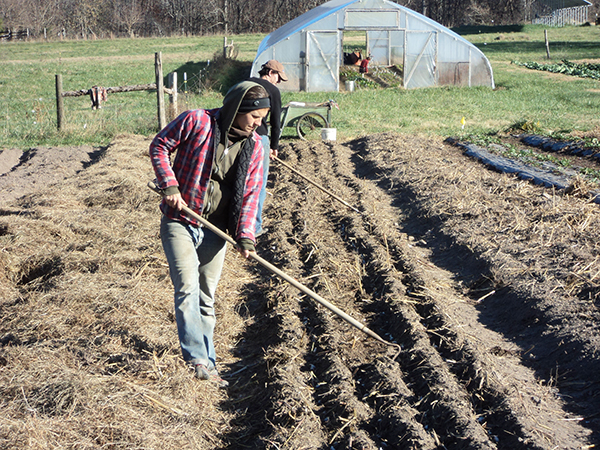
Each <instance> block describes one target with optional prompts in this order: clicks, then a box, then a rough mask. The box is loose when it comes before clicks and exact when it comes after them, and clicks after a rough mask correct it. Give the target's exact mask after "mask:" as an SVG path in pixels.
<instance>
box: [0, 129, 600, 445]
mask: <svg viewBox="0 0 600 450" xmlns="http://www.w3.org/2000/svg"><path fill="white" fill-rule="evenodd" d="M148 144H149V141H148V140H147V139H144V138H141V137H139V136H120V137H119V138H117V139H116V140H115V142H113V143H112V144H111V145H110V146H109V147H108V148H107V149H104V151H103V152H102V153H101V154H98V155H96V157H95V158H93V159H92V160H91V161H89V162H88V163H87V164H86V167H85V169H84V170H79V171H76V172H74V173H68V174H65V173H61V172H60V171H57V176H56V177H55V178H54V179H52V180H51V179H50V178H47V179H45V182H44V183H43V184H42V186H43V187H44V188H42V189H37V188H36V190H35V191H29V192H28V191H27V185H26V184H23V185H22V189H21V192H22V194H23V195H21V196H20V197H18V198H15V199H11V200H8V201H5V202H3V203H2V206H1V207H0V315H1V316H0V317H1V319H2V320H1V322H0V400H1V402H2V409H1V410H0V448H25V447H27V448H32V449H42V448H44V449H47V448H70V449H96V448H112V449H130V448H147V449H181V448H214V449H239V448H260V449H262V448H272V449H302V448H305V449H309V448H310V449H312V448H322V449H340V450H341V449H369V450H375V449H380V448H407V449H438V448H447V449H473V450H474V449H509V448H510V449H517V450H526V449H527V450H529V449H554V448H562V449H581V448H592V447H593V445H594V444H595V443H597V442H599V439H600V418H599V417H598V413H597V403H598V392H599V386H598V377H597V374H598V373H599V370H600V367H599V366H600V364H599V360H598V352H599V350H600V341H599V339H598V336H599V335H600V334H599V331H600V330H599V329H598V327H599V325H598V324H599V323H600V321H599V319H600V317H599V313H598V306H599V301H600V300H599V298H598V296H599V295H600V285H599V283H598V274H599V273H600V262H599V260H600V257H599V251H600V247H599V244H598V239H597V230H598V228H599V227H600V215H599V211H598V208H599V206H598V205H596V204H594V203H591V202H589V200H588V199H586V198H583V197H582V196H580V195H573V192H571V193H569V192H558V191H553V190H551V189H548V188H545V187H541V186H536V185H534V184H532V183H529V182H526V181H522V180H519V179H518V178H517V177H515V176H512V175H507V174H501V173H498V172H496V171H494V170H490V169H489V168H487V167H486V166H484V165H482V164H481V163H479V162H478V161H476V160H474V159H471V158H470V157H468V156H466V155H465V154H464V153H463V152H462V151H461V150H460V149H459V148H457V147H455V146H452V145H448V144H445V143H444V142H442V141H441V140H440V139H433V138H427V137H421V136H404V135H398V134H394V133H389V134H378V135H373V136H366V137H364V138H360V139H356V140H353V141H350V142H346V143H323V142H304V141H290V142H288V143H286V144H284V145H283V146H282V148H281V152H280V158H281V159H282V160H284V161H286V162H288V163H290V164H293V166H294V168H296V169H297V170H299V171H300V172H302V173H305V174H307V175H309V176H310V177H311V178H312V179H314V180H315V181H316V182H317V183H319V184H320V185H322V186H324V187H326V188H327V189H329V190H331V191H332V192H333V193H335V194H336V195H337V196H339V197H340V198H343V199H344V200H346V201H347V202H349V203H350V204H352V205H353V206H355V207H357V208H358V209H359V210H360V211H362V214H358V213H356V212H355V211H353V210H350V209H348V208H346V207H345V206H344V205H342V204H340V203H338V202H335V201H332V199H331V198H330V197H328V196H327V195H326V194H324V193H323V192H322V191H320V190H318V189H316V188H315V187H314V186H313V185H311V184H309V183H306V182H305V181H303V180H302V179H300V178H299V177H297V176H296V175H295V174H294V173H291V172H290V171H289V170H287V169H286V168H285V167H283V166H278V165H277V164H273V165H272V168H271V174H270V179H269V184H268V191H269V193H270V194H271V195H270V196H268V200H267V204H266V209H265V212H266V218H265V222H266V223H265V225H266V226H267V227H268V228H269V232H268V233H267V234H265V235H263V236H261V238H260V239H259V243H258V252H259V254H260V255H261V256H262V257H264V258H266V259H267V260H269V261H270V262H272V263H273V264H275V265H276V266H278V267H279V268H281V269H282V270H284V271H285V272H286V273H288V274H289V275H291V276H293V277H294V278H296V279H298V280H299V281H300V282H302V283H303V284H305V285H307V286H308V287H310V288H311V289H313V290H314V291H316V292H317V293H318V294H319V295H321V296H323V297H324V298H326V299H327V300H329V301H331V302H332V303H333V304H335V305H336V306H338V307H339V308H340V309H342V310H344V311H345V312H346V313H348V314H350V315H351V316H352V317H354V318H356V319H357V320H358V321H359V322H361V323H364V324H365V325H366V326H367V327H369V328H370V329H371V330H373V331H375V332H376V333H378V334H379V335H380V336H382V337H383V338H385V339H386V340H390V341H393V342H396V343H398V344H399V345H400V346H401V347H402V352H401V353H400V355H399V356H398V358H396V359H395V360H392V358H391V357H392V356H393V353H394V351H393V350H391V349H388V348H387V347H386V346H384V345H382V344H381V343H379V342H377V341H375V340H373V339H372V338H369V337H368V336H366V335H365V334H363V333H360V332H359V331H357V330H356V329H355V328H354V327H352V326H350V325H349V324H348V323H346V322H345V321H343V320H340V319H339V318H338V317H337V316H335V315H334V314H332V313H331V312H330V311H329V310H327V309H325V308H323V307H321V306H319V305H318V304H315V303H314V302H313V301H312V300H311V299H310V298H307V297H306V296H304V295H302V294H301V293H299V292H298V291H297V290H296V289H295V288H292V287H291V286H289V285H287V284H286V283H284V282H283V281H281V280H279V279H278V278H276V277H275V276H273V275H272V274H270V273H268V272H267V271H266V270H265V269H263V268H262V267H259V266H255V265H254V264H252V263H251V262H249V261H246V260H243V259H242V258H241V257H239V256H238V255H237V254H236V253H235V252H233V251H229V252H228V254H227V258H226V263H225V267H224V271H223V275H222V279H221V282H220V284H219V288H218V291H217V298H218V300H217V316H218V317H217V329H216V342H215V344H216V347H217V356H218V359H219V364H220V366H221V368H222V375H223V376H224V377H225V378H226V379H227V380H228V381H229V382H230V387H229V388H228V389H227V390H226V391H224V390H220V389H218V388H216V387H215V386H212V385H211V384H210V383H204V382H202V381H198V380H196V379H194V378H193V376H192V372H191V371H190V370H189V368H188V367H186V365H185V364H184V363H183V361H182V359H181V356H180V350H179V344H178V339H177V334H176V326H175V320H174V317H173V305H172V287H171V284H170V280H169V277H168V268H167V264H166V261H165V258H164V255H163V252H162V249H161V245H160V239H159V236H158V223H159V212H158V209H157V206H158V198H157V196H156V194H154V193H153V192H151V191H150V190H149V189H147V187H146V182H147V180H149V179H151V178H152V173H151V166H150V161H149V159H148V157H147V148H148ZM62 151H63V152H64V153H69V151H71V152H75V149H62ZM39 154H41V153H39ZM29 164H30V166H31V168H32V170H35V164H36V161H35V158H32V159H31V160H30V161H29ZM15 174H18V171H17V170H11V171H8V172H7V173H6V174H5V175H4V176H5V177H7V178H8V177H11V176H15ZM12 183H13V185H17V184H18V183H19V181H18V180H13V181H12ZM578 188H580V187H578ZM1 194H2V193H0V196H1Z"/></svg>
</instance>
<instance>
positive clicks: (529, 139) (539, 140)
mask: <svg viewBox="0 0 600 450" xmlns="http://www.w3.org/2000/svg"><path fill="white" fill-rule="evenodd" d="M519 138H520V139H521V142H523V143H524V144H527V145H530V146H532V147H538V148H541V149H542V150H545V151H547V152H568V153H570V154H572V155H575V156H591V157H592V158H596V159H600V153H596V151H594V150H591V149H589V148H587V149H586V148H583V147H582V146H581V144H579V143H577V142H569V141H567V142H563V141H556V140H554V139H552V138H549V137H544V136H536V135H534V134H524V135H521V136H519Z"/></svg>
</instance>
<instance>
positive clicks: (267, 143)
mask: <svg viewBox="0 0 600 450" xmlns="http://www.w3.org/2000/svg"><path fill="white" fill-rule="evenodd" d="M260 140H261V141H262V145H263V148H264V150H265V154H264V156H263V184H262V187H261V188H260V194H259V195H258V211H257V213H256V233H258V232H260V231H261V230H262V210H263V205H264V203H265V198H266V197H267V178H269V160H270V158H269V154H270V153H271V152H270V149H271V139H270V138H269V136H267V135H264V136H261V137H260Z"/></svg>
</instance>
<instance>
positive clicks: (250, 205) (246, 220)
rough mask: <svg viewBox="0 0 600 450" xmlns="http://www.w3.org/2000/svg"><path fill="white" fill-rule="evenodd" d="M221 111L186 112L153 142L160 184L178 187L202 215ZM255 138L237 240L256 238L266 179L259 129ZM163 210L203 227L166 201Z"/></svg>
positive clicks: (235, 234) (162, 186) (178, 218)
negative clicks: (262, 191)
mask: <svg viewBox="0 0 600 450" xmlns="http://www.w3.org/2000/svg"><path fill="white" fill-rule="evenodd" d="M218 111H219V110H218V109H212V110H203V109H197V110H192V111H186V112H184V113H182V114H180V115H179V117H177V118H176V119H175V120H173V121H172V122H171V123H170V124H169V125H167V126H166V127H165V128H164V129H163V130H161V131H160V132H159V133H158V134H157V135H156V137H155V138H154V139H153V140H152V143H151V144H150V159H151V161H152V166H153V168H154V173H155V174H156V178H157V185H158V187H159V188H160V189H167V188H172V187H177V188H178V189H179V192H180V193H181V196H182V198H183V200H185V202H186V203H187V205H188V207H189V208H190V209H192V210H193V211H196V212H197V213H199V214H201V213H202V210H203V207H204V195H205V193H206V189H207V188H208V184H209V181H210V176H211V172H212V163H213V156H214V147H215V146H214V136H215V133H214V129H215V127H216V126H217V124H216V117H217V114H218ZM253 138H254V151H253V152H252V158H251V161H250V166H249V168H248V174H247V176H246V183H245V189H244V193H243V200H242V210H241V214H240V217H239V218H238V219H239V220H238V229H237V230H236V231H235V233H234V237H235V239H236V240H237V239H241V238H247V239H251V240H252V241H254V240H255V237H254V235H255V226H256V215H257V212H258V195H259V193H260V188H261V186H262V182H263V169H262V165H263V148H262V143H261V140H260V138H259V136H258V135H257V134H256V132H254V133H253ZM175 151H177V153H176V154H175V159H174V160H173V164H171V154H172V153H174V152H175ZM160 209H161V211H162V212H163V214H164V215H165V216H167V217H169V218H171V219H174V220H179V221H184V222H187V223H190V224H192V225H194V226H199V223H198V221H197V220H195V219H194V218H191V217H187V216H186V215H185V214H184V213H181V212H180V211H177V210H176V209H174V208H172V207H170V206H169V205H167V204H166V202H165V201H164V200H163V202H162V203H161V206H160Z"/></svg>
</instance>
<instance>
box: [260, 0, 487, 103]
mask: <svg viewBox="0 0 600 450" xmlns="http://www.w3.org/2000/svg"><path fill="white" fill-rule="evenodd" d="M357 34H358V35H363V36H364V44H363V45H362V47H363V48H364V49H365V50H366V54H364V57H366V55H370V56H371V57H372V59H371V61H370V67H378V66H379V67H381V66H386V67H392V66H393V67H394V68H395V69H397V70H398V72H399V73H401V76H402V82H403V86H404V87H405V88H407V89H413V88H420V87H428V86H440V85H457V86H489V87H494V78H493V73H492V67H491V65H490V62H489V61H488V59H487V58H486V57H485V55H484V54H483V53H482V52H481V51H480V50H479V49H478V48H477V47H475V46H474V45H473V44H471V43H470V42H468V41H467V40H465V39H464V38H462V37H461V36H459V35H458V34H456V33H454V32H453V31H451V30H449V29H448V28H446V27H444V26H442V25H440V24H439V23H437V22H435V21H433V20H431V19H429V18H427V17H425V16H423V15H421V14H419V13H417V12H415V11H413V10H411V9H409V8H406V7H404V6H400V5H398V4H396V3H393V2H390V1H387V0H331V1H329V2H327V3H324V4H322V5H320V6H317V7H316V8H314V9H311V10H310V11H308V12H306V13H304V14H302V15H301V16H299V17H297V18H296V19H294V20H292V21H291V22H288V23H287V24H285V25H284V26H282V27H281V28H278V29H277V30H275V31H273V32H272V33H271V34H269V35H268V36H267V37H265V38H264V39H263V41H262V42H261V44H260V46H259V48H258V51H257V54H256V58H255V59H254V63H253V64H252V74H253V76H256V75H257V74H258V71H259V70H260V68H261V66H262V65H263V64H264V63H265V62H267V61H268V60H270V59H276V60H278V61H279V62H281V63H282V64H283V66H284V68H285V72H286V74H287V75H288V78H289V81H287V82H285V83H282V84H280V85H279V87H280V88H281V90H286V91H308V92H318V91H339V87H340V76H339V73H340V66H342V65H343V64H344V62H345V61H344V39H345V36H346V35H353V36H356V35H357Z"/></svg>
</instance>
